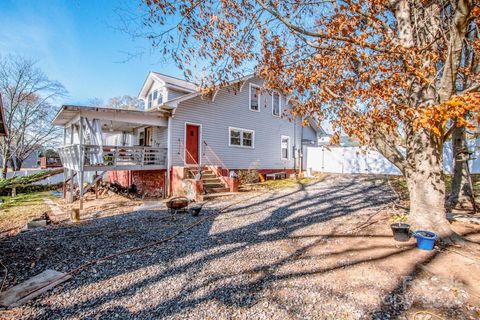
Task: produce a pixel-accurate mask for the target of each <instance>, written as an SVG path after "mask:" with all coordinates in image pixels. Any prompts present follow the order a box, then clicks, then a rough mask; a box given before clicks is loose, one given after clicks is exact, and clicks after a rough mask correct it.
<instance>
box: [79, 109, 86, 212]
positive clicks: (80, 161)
mask: <svg viewBox="0 0 480 320" xmlns="http://www.w3.org/2000/svg"><path fill="white" fill-rule="evenodd" d="M79 148H80V150H79V151H80V152H79V155H80V159H79V172H78V174H79V177H78V184H79V186H78V188H79V190H80V210H83V164H84V159H85V155H84V150H83V117H80V130H79Z"/></svg>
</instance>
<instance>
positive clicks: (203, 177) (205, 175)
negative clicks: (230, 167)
mask: <svg viewBox="0 0 480 320" xmlns="http://www.w3.org/2000/svg"><path fill="white" fill-rule="evenodd" d="M206 179H218V178H217V176H216V175H214V174H202V180H206Z"/></svg>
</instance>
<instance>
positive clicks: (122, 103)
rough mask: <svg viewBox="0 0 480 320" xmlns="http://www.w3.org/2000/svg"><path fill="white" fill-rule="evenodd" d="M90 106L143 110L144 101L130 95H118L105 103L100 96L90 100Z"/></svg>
mask: <svg viewBox="0 0 480 320" xmlns="http://www.w3.org/2000/svg"><path fill="white" fill-rule="evenodd" d="M88 105H89V106H90V107H104V108H113V109H125V110H143V108H144V105H143V101H142V100H140V99H138V98H136V97H132V96H129V95H123V96H117V97H113V98H110V99H109V100H108V102H107V103H104V102H103V100H102V99H100V98H93V99H90V100H89V101H88Z"/></svg>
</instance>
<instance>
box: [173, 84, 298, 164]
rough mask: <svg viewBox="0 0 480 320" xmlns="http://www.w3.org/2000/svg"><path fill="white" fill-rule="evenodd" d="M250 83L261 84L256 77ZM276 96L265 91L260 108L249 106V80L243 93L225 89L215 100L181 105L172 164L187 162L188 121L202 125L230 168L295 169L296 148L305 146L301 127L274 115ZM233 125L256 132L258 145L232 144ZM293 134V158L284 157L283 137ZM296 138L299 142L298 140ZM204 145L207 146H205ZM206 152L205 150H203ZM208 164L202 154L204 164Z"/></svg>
mask: <svg viewBox="0 0 480 320" xmlns="http://www.w3.org/2000/svg"><path fill="white" fill-rule="evenodd" d="M249 82H253V83H256V84H261V80H258V79H255V80H251V81H249ZM271 100H272V98H271V95H269V94H268V93H263V94H262V96H261V100H260V101H261V102H260V111H259V112H255V111H251V110H250V109H249V83H246V84H245V85H244V87H243V89H242V91H241V92H237V93H234V92H233V91H231V90H230V91H229V90H228V89H222V90H220V92H219V93H218V94H217V96H216V98H215V101H214V102H212V101H210V99H208V98H202V97H196V98H193V99H190V100H187V101H184V102H182V103H180V104H179V106H178V108H177V110H176V111H175V115H174V117H173V119H172V122H171V123H172V140H171V143H172V150H171V155H172V165H183V164H184V163H183V155H179V152H180V153H181V151H182V150H181V146H182V145H184V139H185V138H184V136H185V123H186V122H192V123H196V124H201V126H202V129H201V131H202V141H206V142H207V143H208V144H209V145H210V146H211V148H212V149H213V150H214V152H215V153H216V154H217V155H218V156H219V158H220V159H221V160H222V162H223V163H224V164H225V165H226V166H227V167H228V168H229V169H248V168H259V169H284V168H286V169H292V168H294V159H293V151H292V150H293V147H294V145H296V146H297V147H300V145H301V127H300V125H299V122H300V121H299V120H297V123H298V124H297V125H294V123H293V122H291V121H289V116H285V115H283V116H282V117H281V118H279V117H275V116H273V115H272V102H271ZM281 100H282V102H281V106H282V113H284V112H285V111H286V108H285V97H282V98H281ZM229 127H237V128H242V129H249V130H254V131H255V137H254V148H243V147H236V146H229ZM282 135H285V136H289V137H290V141H291V143H290V159H289V160H282V159H281V143H280V140H281V136H282ZM295 140H296V141H295ZM202 147H204V146H203V145H202ZM202 154H203V152H202ZM206 163H208V161H207V159H205V157H204V156H203V157H202V164H206Z"/></svg>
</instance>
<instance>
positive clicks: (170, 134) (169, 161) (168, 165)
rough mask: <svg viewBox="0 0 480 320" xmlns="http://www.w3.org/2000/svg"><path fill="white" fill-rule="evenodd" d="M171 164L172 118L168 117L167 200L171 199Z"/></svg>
mask: <svg viewBox="0 0 480 320" xmlns="http://www.w3.org/2000/svg"><path fill="white" fill-rule="evenodd" d="M171 163H172V116H169V117H168V122H167V163H166V165H167V179H166V188H167V190H166V192H165V194H166V195H167V198H168V197H170V195H171V194H170V183H171V181H170V171H171V170H172V168H171Z"/></svg>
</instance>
